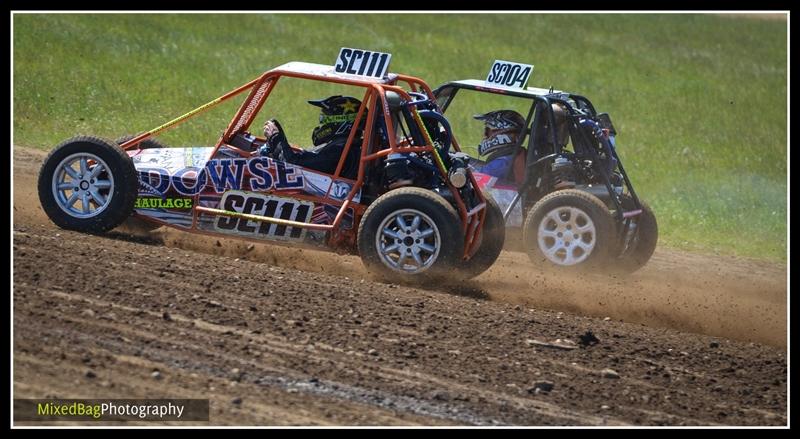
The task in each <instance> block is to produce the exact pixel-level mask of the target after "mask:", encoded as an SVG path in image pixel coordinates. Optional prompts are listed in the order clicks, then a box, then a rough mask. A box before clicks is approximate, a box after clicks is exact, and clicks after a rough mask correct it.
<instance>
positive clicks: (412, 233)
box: [375, 209, 442, 274]
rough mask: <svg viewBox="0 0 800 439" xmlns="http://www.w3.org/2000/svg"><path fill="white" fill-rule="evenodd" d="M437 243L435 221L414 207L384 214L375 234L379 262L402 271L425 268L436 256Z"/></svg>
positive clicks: (439, 236) (408, 271)
mask: <svg viewBox="0 0 800 439" xmlns="http://www.w3.org/2000/svg"><path fill="white" fill-rule="evenodd" d="M441 243H442V239H441V234H440V233H439V228H438V227H437V226H436V223H435V222H434V221H433V220H432V219H431V217H429V216H428V215H425V214H424V213H422V212H420V211H418V210H415V209H401V210H398V211H395V212H392V213H391V214H390V215H387V216H386V218H384V219H383V221H382V222H381V224H380V226H379V227H378V233H377V235H376V236H375V248H376V249H377V250H378V255H379V256H380V258H381V262H383V264H384V265H386V266H387V267H389V268H390V269H392V270H394V271H397V272H400V273H404V274H418V273H422V272H424V271H426V270H427V269H429V268H430V267H431V266H432V265H433V264H434V262H436V258H437V257H438V256H439V250H440V248H441Z"/></svg>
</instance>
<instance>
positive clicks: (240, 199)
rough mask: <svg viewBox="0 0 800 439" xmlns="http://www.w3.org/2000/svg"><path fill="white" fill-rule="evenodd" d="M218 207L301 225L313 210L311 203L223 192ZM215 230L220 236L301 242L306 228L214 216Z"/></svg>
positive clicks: (244, 193)
mask: <svg viewBox="0 0 800 439" xmlns="http://www.w3.org/2000/svg"><path fill="white" fill-rule="evenodd" d="M220 204H221V206H222V209H224V210H228V211H232V212H239V213H245V214H251V215H260V216H267V217H272V218H281V219H285V220H291V221H298V222H302V223H307V222H309V220H310V219H311V215H312V213H313V211H314V203H312V202H309V201H303V200H295V199H291V198H283V197H275V196H271V195H263V194H258V193H255V192H245V191H228V192H225V194H224V195H223V196H222V201H221V202H220ZM214 229H215V230H216V231H218V232H222V233H232V234H236V235H244V236H252V237H254V238H261V239H275V240H282V241H301V240H302V239H303V237H304V236H305V229H303V228H299V227H288V226H285V225H280V224H273V223H268V222H265V221H253V220H248V219H245V218H237V217H227V216H218V217H216V219H215V220H214Z"/></svg>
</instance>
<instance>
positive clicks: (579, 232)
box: [523, 189, 617, 270]
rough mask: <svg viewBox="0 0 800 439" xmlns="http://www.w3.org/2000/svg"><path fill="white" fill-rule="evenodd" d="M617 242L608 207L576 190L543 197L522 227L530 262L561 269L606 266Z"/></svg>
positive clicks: (594, 197)
mask: <svg viewBox="0 0 800 439" xmlns="http://www.w3.org/2000/svg"><path fill="white" fill-rule="evenodd" d="M616 239H617V233H616V229H615V227H614V219H613V218H612V217H611V213H610V212H609V210H608V207H606V205H605V204H604V203H603V202H602V201H601V200H600V199H599V198H597V197H596V196H594V195H592V194H589V193H586V192H583V191H580V190H576V189H564V190H559V191H555V192H552V193H550V194H548V195H546V196H544V197H543V198H542V199H541V200H539V201H538V202H537V203H536V204H535V205H534V206H533V207H532V208H531V210H530V211H529V213H528V216H527V218H526V219H525V225H524V228H523V241H524V243H525V250H526V252H527V253H528V256H529V257H530V259H531V261H532V262H533V263H534V264H536V265H542V264H545V265H549V266H552V267H556V268H559V269H570V270H579V269H585V268H601V267H604V266H605V265H606V264H607V262H608V258H609V257H610V255H611V252H612V249H613V248H614V244H615V243H616V242H617V241H616Z"/></svg>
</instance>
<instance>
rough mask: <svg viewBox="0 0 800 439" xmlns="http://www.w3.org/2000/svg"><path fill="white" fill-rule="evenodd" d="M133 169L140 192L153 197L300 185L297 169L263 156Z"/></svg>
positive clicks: (302, 179)
mask: <svg viewBox="0 0 800 439" xmlns="http://www.w3.org/2000/svg"><path fill="white" fill-rule="evenodd" d="M245 169H247V171H248V175H247V176H245V172H244V171H245ZM137 171H138V172H139V183H140V184H139V186H140V193H145V194H148V195H157V196H163V194H165V193H167V192H168V191H169V190H170V189H174V190H175V191H176V192H178V193H179V194H181V195H184V196H194V195H197V194H198V193H200V192H202V191H203V190H205V189H209V190H212V191H214V192H216V193H223V192H225V191H228V190H237V189H242V188H250V189H253V190H263V191H269V190H271V189H276V190H286V189H302V188H303V186H304V177H303V174H302V172H301V168H297V167H295V166H292V165H289V164H286V163H284V162H280V161H273V160H272V159H270V158H267V157H255V158H249V159H247V158H222V159H211V160H209V161H208V162H206V164H205V166H204V167H202V168H198V167H195V166H189V167H185V168H181V169H178V170H177V171H175V172H173V173H170V171H169V170H167V169H165V168H160V167H144V166H142V167H138V168H137Z"/></svg>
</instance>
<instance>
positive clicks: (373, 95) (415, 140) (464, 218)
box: [120, 62, 486, 259]
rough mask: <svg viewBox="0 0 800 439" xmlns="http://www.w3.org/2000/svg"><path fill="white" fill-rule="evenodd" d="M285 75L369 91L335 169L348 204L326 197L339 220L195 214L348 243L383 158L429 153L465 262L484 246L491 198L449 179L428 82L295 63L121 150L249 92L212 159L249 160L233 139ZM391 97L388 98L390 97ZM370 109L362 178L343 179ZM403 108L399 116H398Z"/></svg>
mask: <svg viewBox="0 0 800 439" xmlns="http://www.w3.org/2000/svg"><path fill="white" fill-rule="evenodd" d="M283 77H293V78H300V79H306V80H314V81H323V82H330V83H338V84H343V85H350V86H356V87H362V88H363V89H364V90H365V91H364V96H363V99H362V100H361V106H360V107H359V109H358V112H357V115H356V119H355V121H354V123H353V128H352V129H351V131H350V134H349V136H348V138H347V142H346V144H345V146H344V149H343V151H342V155H341V157H340V158H339V163H338V165H337V167H336V170H335V171H334V174H333V175H332V177H333V179H335V180H347V181H350V182H352V183H353V186H352V189H351V190H350V192H349V193H348V194H347V196H346V197H345V199H344V200H343V201H342V200H337V199H334V198H332V197H331V194H330V189H329V190H328V193H327V194H326V196H325V197H324V198H323V200H324V202H325V203H327V204H332V205H338V206H339V211H338V213H337V214H336V216H335V219H334V221H333V222H332V223H331V224H314V223H305V222H296V221H289V220H284V219H280V218H272V217H267V216H259V215H249V214H242V213H238V212H232V211H227V210H221V209H212V208H208V207H203V206H200V205H198V204H197V203H195V207H194V209H195V211H196V212H200V213H205V214H210V215H223V216H231V217H234V216H235V217H242V218H247V219H250V220H254V221H265V222H269V223H276V224H281V225H286V226H292V227H301V228H308V229H315V230H326V231H331V238H330V243H331V244H332V245H333V246H335V245H336V244H338V243H341V241H342V240H343V237H342V236H341V234H340V233H339V226H340V224H341V222H342V220H343V218H344V217H345V212H346V211H347V208H348V207H350V206H351V204H355V205H356V206H355V207H356V209H357V212H358V215H360V214H362V213H363V210H364V208H363V206H361V208H359V206H358V204H357V203H353V198H354V196H355V195H356V194H357V193H359V191H360V190H361V188H362V187H363V186H364V184H365V179H366V177H367V174H368V171H369V169H370V166H373V165H375V164H377V162H378V161H379V160H381V159H383V158H385V157H387V156H389V155H390V154H395V153H402V154H408V153H430V154H431V155H432V156H433V157H434V158H435V160H434V162H435V164H436V169H437V171H438V172H439V174H440V176H441V177H442V181H443V182H444V183H445V185H446V186H447V187H448V189H449V191H450V193H451V194H452V195H453V200H454V201H455V207H456V210H457V212H458V214H459V218H460V220H461V226H462V230H463V231H464V235H465V238H464V239H465V241H464V244H465V245H464V248H465V250H464V258H465V259H468V258H470V257H471V256H472V255H473V254H474V253H475V252H476V251H477V247H478V245H477V244H478V243H479V240H478V239H477V238H478V236H479V234H480V232H481V230H482V224H483V223H484V217H485V213H486V209H485V208H486V200H485V198H484V196H483V194H482V193H481V191H480V189H479V186H478V184H477V182H476V181H475V178H474V177H473V176H472V175H471V174H469V182H468V185H467V188H468V189H470V191H471V192H472V194H473V196H471V197H465V196H463V195H462V193H463V191H464V188H462V189H461V190H459V189H457V188H455V187H453V185H452V184H451V183H450V181H449V179H448V178H447V176H448V171H449V166H450V158H449V155H448V151H443V150H440V149H439V148H438V147H437V146H436V145H435V144H434V142H433V140H432V139H431V134H430V133H429V132H428V130H427V129H426V126H425V124H424V123H423V120H422V117H421V113H422V111H418V109H417V107H418V106H420V105H422V104H424V103H430V104H431V105H435V104H433V103H432V100H433V99H434V94H433V91H432V90H431V88H430V87H429V86H428V85H427V84H426V83H425V82H424V81H423V80H421V79H419V78H416V77H413V76H407V75H401V74H396V73H389V74H387V75H386V76H384V77H383V78H380V79H377V78H370V77H364V76H357V75H349V74H345V73H337V72H335V71H334V69H333V67H332V66H329V65H322V64H312V63H305V62H290V63H287V64H284V65H281V66H279V67H277V68H275V69H272V70H269V71H266V72H264V73H263V74H261V75H260V76H259V77H257V78H255V79H253V80H252V81H250V82H248V83H246V84H244V85H242V86H240V87H238V88H236V89H234V90H231V91H229V92H228V93H226V94H224V95H222V96H220V97H218V98H217V99H214V100H213V101H211V102H208V103H206V104H204V105H202V106H200V107H198V108H196V109H194V110H192V111H190V112H188V113H186V114H184V115H182V116H179V117H177V118H175V119H173V120H171V121H169V122H167V123H165V124H163V125H160V126H158V127H156V128H154V129H152V130H150V131H147V132H145V133H142V134H140V135H138V136H136V137H134V138H133V139H131V140H129V141H127V142H124V143H123V144H122V145H120V146H121V147H122V149H124V150H126V151H127V150H131V149H134V148H135V147H136V146H137V145H139V144H140V143H141V142H142V141H144V140H147V139H149V138H151V137H153V136H156V135H158V134H160V133H162V132H164V131H167V130H169V129H172V128H174V127H176V126H178V125H180V124H181V123H183V122H185V121H187V120H188V119H190V118H192V117H194V116H197V115H199V114H201V113H203V112H205V111H207V110H209V109H210V108H212V107H214V106H216V105H218V104H220V103H222V102H225V101H227V100H229V99H231V98H233V97H235V96H238V95H240V94H243V93H245V92H247V91H249V94H248V95H247V97H246V99H245V100H244V102H243V103H242V105H241V106H240V107H239V109H238V111H237V112H236V114H235V115H234V117H233V119H231V122H230V123H229V124H228V126H227V128H226V129H225V131H224V133H223V134H222V136H221V137H220V138H219V140H218V141H217V143H216V145H215V147H214V149H213V151H212V152H211V155H210V157H209V158H212V157H214V156H215V155H216V154H217V151H218V150H219V149H220V148H221V147H222V146H225V147H226V149H229V150H232V151H234V152H236V153H238V154H240V155H241V156H242V157H250V156H251V155H252V151H247V150H244V149H242V148H239V147H237V146H234V145H232V143H233V142H232V140H233V138H234V137H235V136H236V135H238V134H242V133H245V132H246V131H247V130H248V128H249V127H250V125H251V124H252V123H253V121H254V120H255V117H256V116H257V114H258V112H259V111H260V110H261V108H262V107H263V105H264V103H265V102H266V100H267V98H268V97H269V95H270V93H271V92H272V90H273V89H274V87H275V85H276V84H277V83H278V81H279V80H280V79H281V78H283ZM398 82H400V83H405V84H406V85H407V86H408V87H409V89H410V90H411V92H406V91H405V90H403V88H401V87H399V86H398V85H397V84H398ZM387 93H388V94H389V96H388V97H387ZM392 93H394V94H395V95H396V96H399V97H400V99H401V100H402V101H403V102H404V105H401V106H400V107H398V106H396V105H391V102H390V101H391V100H392V99H391V98H392ZM412 95H413V96H412ZM425 96H427V100H425V99H422V98H424V97H425ZM365 110H368V111H367V115H366V124H365V129H364V134H363V140H362V144H361V156H360V159H359V166H358V175H357V177H356V180H351V179H346V178H344V177H342V176H341V173H342V168H343V167H344V163H345V161H346V159H347V156H348V153H349V151H350V149H351V147H352V144H353V142H354V139H355V137H356V132H357V131H358V127H359V126H360V125H361V122H362V120H363V119H364V117H365V116H364V112H365ZM398 110H399V111H400V113H398ZM398 114H402V117H403V118H404V119H405V120H406V122H407V124H408V127H409V128H410V131H411V133H410V139H408V138H405V141H404V140H402V138H399V137H398V136H397V133H396V132H395V127H396V126H397V124H396V122H397V121H398ZM379 115H380V116H382V124H381V123H380V122H381V120H380V119H378V118H379V117H380V116H379ZM442 119H443V118H442ZM445 123H446V122H445ZM378 126H381V127H382V128H383V129H385V136H378V135H377V133H376V129H377V128H376V127H378ZM450 140H451V143H452V147H453V148H454V149H455V150H456V151H460V148H459V145H458V142H457V141H456V139H455V137H454V136H451V139H450Z"/></svg>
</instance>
